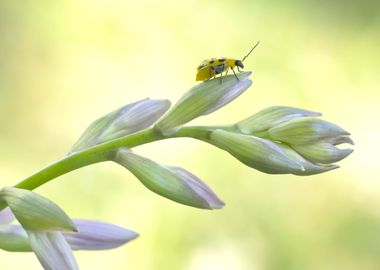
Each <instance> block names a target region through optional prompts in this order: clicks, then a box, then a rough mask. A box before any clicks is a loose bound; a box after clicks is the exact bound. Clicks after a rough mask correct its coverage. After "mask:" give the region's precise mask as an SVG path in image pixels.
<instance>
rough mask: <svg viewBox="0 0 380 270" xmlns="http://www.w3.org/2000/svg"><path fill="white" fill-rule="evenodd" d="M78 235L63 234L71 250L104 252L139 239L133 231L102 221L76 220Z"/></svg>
mask: <svg viewBox="0 0 380 270" xmlns="http://www.w3.org/2000/svg"><path fill="white" fill-rule="evenodd" d="M73 221H74V224H75V226H76V227H77V228H78V232H77V233H63V236H64V237H65V239H66V241H67V242H68V243H69V245H70V247H71V249H74V250H104V249H111V248H116V247H119V246H121V245H124V244H125V243H127V242H129V241H131V240H133V239H135V238H137V237H138V236H139V235H138V234H137V233H136V232H134V231H131V230H128V229H125V228H122V227H119V226H116V225H113V224H110V223H105V222H100V221H92V220H83V219H74V220H73Z"/></svg>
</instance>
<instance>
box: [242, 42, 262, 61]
mask: <svg viewBox="0 0 380 270" xmlns="http://www.w3.org/2000/svg"><path fill="white" fill-rule="evenodd" d="M259 43H260V41H258V42H257V43H256V44H255V46H253V48H252V49H251V50H250V51H249V53H248V54H247V55H246V56H244V58H243V60H241V61H242V62H244V60H245V59H246V58H247V57H248V56H249V55H250V54H251V52H252V51H253V50H254V49H255V48H256V47H257V45H259Z"/></svg>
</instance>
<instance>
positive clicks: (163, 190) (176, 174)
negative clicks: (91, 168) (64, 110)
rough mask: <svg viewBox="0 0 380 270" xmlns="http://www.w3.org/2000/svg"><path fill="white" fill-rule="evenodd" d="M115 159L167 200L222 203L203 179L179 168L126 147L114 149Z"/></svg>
mask: <svg viewBox="0 0 380 270" xmlns="http://www.w3.org/2000/svg"><path fill="white" fill-rule="evenodd" d="M115 161H116V162H117V163H119V164H120V165H122V166H124V167H126V168H127V169H128V170H129V171H130V172H131V173H133V174H134V175H135V176H136V177H137V178H138V179H139V180H140V181H141V183H143V184H144V185H145V186H146V187H147V188H148V189H150V190H151V191H153V192H155V193H157V194H159V195H161V196H164V197H166V198H168V199H170V200H173V201H176V202H179V203H182V204H186V205H189V206H193V207H198V208H206V209H217V208H221V207H223V205H224V203H223V202H222V201H221V200H220V199H219V198H218V197H217V196H216V195H215V193H214V192H213V191H212V190H211V189H210V188H209V187H208V186H207V185H206V184H205V183H203V182H202V181H201V180H200V179H199V178H198V177H196V176H195V175H193V174H191V173H190V172H188V171H186V170H184V169H182V168H179V167H171V166H166V165H163V164H158V163H156V162H154V161H152V160H150V159H147V158H145V157H142V156H139V155H136V154H134V153H132V152H131V151H128V150H126V149H120V150H119V151H118V153H117V155H116V157H115Z"/></svg>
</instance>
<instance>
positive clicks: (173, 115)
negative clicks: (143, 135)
mask: <svg viewBox="0 0 380 270" xmlns="http://www.w3.org/2000/svg"><path fill="white" fill-rule="evenodd" d="M236 75H237V76H238V77H239V80H236V78H235V76H233V75H230V76H224V77H223V81H222V82H221V81H220V80H219V79H215V80H209V81H205V82H203V83H200V84H198V85H196V86H195V87H193V88H191V89H190V91H189V92H187V93H186V94H185V95H184V96H183V97H182V98H181V99H180V100H179V101H178V102H177V104H176V105H175V106H174V107H173V108H172V109H171V110H170V111H169V112H168V114H166V115H165V116H164V117H163V118H162V119H161V120H160V121H159V122H158V123H157V124H156V128H157V129H158V130H160V131H161V132H162V133H163V134H164V135H170V134H172V133H174V132H175V131H176V130H177V129H178V128H180V127H181V126H182V125H183V124H186V123H187V122H189V121H191V120H193V119H195V118H197V117H199V116H202V115H206V114H210V113H212V112H214V111H216V110H218V109H219V108H221V107H223V106H225V105H226V104H228V103H230V102H231V101H232V100H234V99H235V98H237V97H238V96H239V95H241V94H242V93H243V92H244V91H245V90H247V89H248V87H249V86H251V84H252V81H251V80H250V79H249V75H251V72H241V73H237V74H236Z"/></svg>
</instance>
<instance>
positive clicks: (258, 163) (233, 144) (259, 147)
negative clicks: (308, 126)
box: [210, 129, 304, 174]
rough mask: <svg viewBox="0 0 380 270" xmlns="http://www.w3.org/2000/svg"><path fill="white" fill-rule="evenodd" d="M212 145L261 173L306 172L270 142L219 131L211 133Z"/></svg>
mask: <svg viewBox="0 0 380 270" xmlns="http://www.w3.org/2000/svg"><path fill="white" fill-rule="evenodd" d="M210 143H212V144H213V145H215V146H217V147H219V148H221V149H223V150H226V151H227V152H229V153H230V154H231V155H233V156H234V157H235V158H237V159H238V160H240V161H241V162H242V163H244V164H246V165H247V166H249V167H252V168H254V169H257V170H259V171H261V172H265V173H269V174H286V173H296V172H302V171H303V170H304V168H303V166H302V165H301V164H300V163H299V162H297V160H294V159H292V158H291V157H289V156H288V155H287V154H286V153H285V152H284V151H283V150H282V149H281V148H280V147H279V146H278V145H277V144H275V143H273V142H271V141H269V140H265V139H262V138H258V137H255V136H248V135H242V134H238V133H233V132H228V131H225V130H221V129H218V130H215V131H213V132H212V133H211V137H210Z"/></svg>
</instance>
